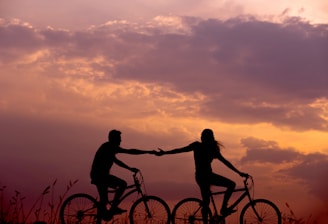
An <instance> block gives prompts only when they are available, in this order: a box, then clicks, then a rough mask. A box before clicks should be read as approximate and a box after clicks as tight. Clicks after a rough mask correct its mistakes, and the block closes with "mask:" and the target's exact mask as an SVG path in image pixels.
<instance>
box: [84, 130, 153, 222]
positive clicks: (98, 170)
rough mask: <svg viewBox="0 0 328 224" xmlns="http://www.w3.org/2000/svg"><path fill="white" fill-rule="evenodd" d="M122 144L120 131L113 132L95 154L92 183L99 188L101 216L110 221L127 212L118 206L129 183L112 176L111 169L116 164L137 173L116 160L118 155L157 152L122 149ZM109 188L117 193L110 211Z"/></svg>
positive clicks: (135, 169) (91, 173) (134, 169)
mask: <svg viewBox="0 0 328 224" xmlns="http://www.w3.org/2000/svg"><path fill="white" fill-rule="evenodd" d="M120 144H121V132H120V131H118V130H111V131H110V132H109V133H108V141H107V142H105V143H103V144H102V145H101V146H100V147H99V149H98V151H97V152H96V154H95V157H94V160H93V163H92V168H91V172H90V176H91V183H92V184H95V185H96V186H97V190H98V193H99V197H100V214H101V216H102V217H103V218H104V219H106V218H107V219H110V217H111V216H112V215H114V214H120V213H123V212H125V211H126V210H123V209H121V208H119V207H117V206H118V201H119V199H120V197H121V196H122V195H123V193H124V191H125V189H126V187H127V182H126V181H125V180H122V179H120V178H118V177H116V176H114V175H111V174H110V169H111V167H112V165H113V164H114V163H115V164H117V165H118V166H121V167H123V168H125V169H128V170H131V171H132V172H137V171H138V169H137V168H132V167H129V166H128V165H126V164H125V163H123V162H122V161H120V160H119V159H117V158H116V154H118V153H127V154H133V155H140V154H146V153H149V154H155V153H156V151H155V150H153V151H144V150H139V149H124V148H121V147H120ZM108 187H110V188H114V189H116V193H115V196H114V199H113V203H112V205H111V208H110V210H109V211H108V210H107V208H106V204H107V202H108Z"/></svg>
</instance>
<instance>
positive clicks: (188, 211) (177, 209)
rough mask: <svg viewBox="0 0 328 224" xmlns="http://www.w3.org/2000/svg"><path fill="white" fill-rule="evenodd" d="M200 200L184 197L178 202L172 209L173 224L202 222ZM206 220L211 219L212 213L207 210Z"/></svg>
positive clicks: (198, 223)
mask: <svg viewBox="0 0 328 224" xmlns="http://www.w3.org/2000/svg"><path fill="white" fill-rule="evenodd" d="M202 204H203V202H202V200H200V199H198V198H185V199H183V200H181V201H180V202H178V204H176V205H175V206H174V208H173V211H172V223H173V224H186V223H189V224H203V223H204V222H203V216H202ZM208 216H209V217H208V220H211V217H212V213H211V211H209V214H208Z"/></svg>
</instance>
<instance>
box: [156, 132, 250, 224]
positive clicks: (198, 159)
mask: <svg viewBox="0 0 328 224" xmlns="http://www.w3.org/2000/svg"><path fill="white" fill-rule="evenodd" d="M220 147H223V145H222V144H221V143H219V142H218V141H216V140H215V138H214V133H213V131H212V130H211V129H204V130H203V132H202V134H201V142H198V141H196V142H193V143H191V144H190V145H188V146H185V147H182V148H176V149H172V150H169V151H163V150H162V149H159V150H160V151H159V152H157V153H156V155H163V154H176V153H183V152H190V151H193V152H194V160H195V169H196V174H195V176H196V182H197V184H198V186H199V188H200V191H201V195H202V199H203V202H204V205H203V210H202V216H203V220H204V224H207V222H208V217H207V214H208V210H209V207H208V206H209V203H210V186H211V185H216V186H223V187H226V188H227V191H226V193H225V195H224V198H223V203H222V208H221V214H222V215H227V214H231V213H233V212H235V210H229V209H228V201H229V199H230V197H231V194H232V193H233V190H234V189H235V187H236V184H235V182H233V181H232V180H230V179H228V178H226V177H223V176H221V175H218V174H215V173H213V172H212V167H211V163H212V161H213V159H215V158H216V159H218V160H220V161H221V162H222V163H223V164H225V165H226V166H227V167H229V168H230V169H231V170H233V171H235V172H236V173H238V174H239V175H240V176H243V177H246V176H248V174H246V173H242V172H240V171H239V170H237V169H236V168H235V167H234V166H233V165H232V164H231V163H230V162H229V161H228V160H226V159H225V158H224V157H223V156H222V154H221V152H220Z"/></svg>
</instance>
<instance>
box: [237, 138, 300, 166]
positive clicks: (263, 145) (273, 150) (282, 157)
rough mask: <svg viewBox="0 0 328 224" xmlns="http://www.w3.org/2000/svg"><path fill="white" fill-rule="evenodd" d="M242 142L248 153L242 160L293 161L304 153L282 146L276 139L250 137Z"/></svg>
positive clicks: (277, 162) (263, 161) (250, 161)
mask: <svg viewBox="0 0 328 224" xmlns="http://www.w3.org/2000/svg"><path fill="white" fill-rule="evenodd" d="M241 144H242V145H243V146H244V147H245V148H246V155H245V156H244V157H243V158H242V159H241V162H244V163H245V162H248V163H252V162H260V163H266V162H269V163H275V164H280V163H283V162H292V161H295V160H297V159H299V158H300V157H302V154H301V153H299V152H297V151H296V150H295V149H292V148H287V149H283V148H280V147H279V145H278V143H277V142H275V141H265V140H260V139H257V138H253V137H249V138H244V139H242V140H241Z"/></svg>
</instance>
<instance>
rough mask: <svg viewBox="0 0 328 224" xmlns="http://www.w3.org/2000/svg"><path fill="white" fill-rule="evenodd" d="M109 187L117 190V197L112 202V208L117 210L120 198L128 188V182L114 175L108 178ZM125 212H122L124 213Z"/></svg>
mask: <svg viewBox="0 0 328 224" xmlns="http://www.w3.org/2000/svg"><path fill="white" fill-rule="evenodd" d="M108 186H109V187H111V188H114V189H115V190H116V192H115V196H114V199H113V202H112V208H113V209H114V208H117V206H118V204H119V202H120V198H121V197H122V195H123V193H124V191H125V189H126V187H127V183H126V181H124V180H122V179H120V178H118V177H116V176H113V175H109V178H108ZM123 211H124V210H122V212H123Z"/></svg>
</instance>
